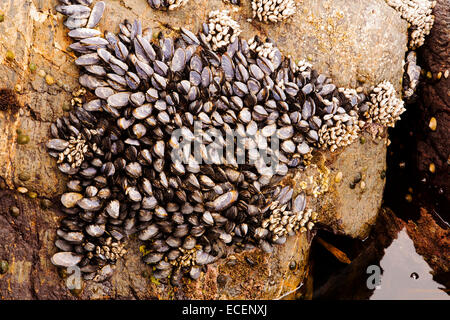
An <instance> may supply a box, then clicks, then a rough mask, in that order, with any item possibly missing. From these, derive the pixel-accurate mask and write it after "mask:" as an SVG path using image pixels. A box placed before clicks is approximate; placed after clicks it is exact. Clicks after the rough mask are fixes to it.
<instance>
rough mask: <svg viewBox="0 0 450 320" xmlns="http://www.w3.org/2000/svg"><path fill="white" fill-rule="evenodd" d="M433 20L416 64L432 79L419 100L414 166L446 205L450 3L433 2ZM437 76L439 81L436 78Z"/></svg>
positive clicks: (449, 198) (448, 183)
mask: <svg viewBox="0 0 450 320" xmlns="http://www.w3.org/2000/svg"><path fill="white" fill-rule="evenodd" d="M433 12H434V15H435V16H436V21H435V23H434V26H433V29H432V30H431V33H430V35H429V36H428V38H427V39H426V41H425V44H424V46H423V48H422V49H421V50H420V51H419V53H420V56H421V61H420V63H421V64H422V67H423V68H424V69H425V71H426V72H427V71H431V73H432V76H433V79H431V80H427V81H425V83H424V84H423V88H422V95H421V97H420V99H419V108H420V110H419V115H420V117H419V118H418V119H417V124H416V125H417V130H418V136H419V138H418V141H417V151H418V152H417V167H418V170H419V171H421V172H422V173H423V174H424V175H426V176H427V178H428V179H427V180H428V181H427V183H428V184H429V185H431V186H433V187H435V188H436V189H437V190H439V189H441V190H440V191H438V192H439V193H440V194H443V195H444V196H445V197H446V199H447V205H448V203H450V192H449V191H450V171H449V164H450V148H449V141H450V75H448V77H447V78H445V76H444V74H445V72H446V71H447V74H448V73H450V50H449V45H450V2H449V1H446V0H439V1H437V4H436V7H435V8H434V11H433ZM439 73H441V78H440V79H437V77H438V74H439ZM431 117H435V118H436V122H437V127H436V131H432V130H430V128H429V127H428V123H429V122H430V119H431ZM430 163H434V164H435V166H436V172H435V173H434V174H431V173H429V165H430Z"/></svg>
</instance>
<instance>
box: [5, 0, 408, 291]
mask: <svg viewBox="0 0 450 320" xmlns="http://www.w3.org/2000/svg"><path fill="white" fill-rule="evenodd" d="M19 2H20V5H17V3H16V2H12V1H7V0H0V10H2V11H3V13H4V15H5V20H4V22H2V23H0V42H1V43H2V44H3V45H2V46H0V81H1V83H2V85H3V86H4V87H6V88H13V87H14V86H15V85H17V84H19V85H20V86H21V89H22V90H21V91H20V93H19V94H18V99H19V102H20V104H21V108H20V110H19V111H18V112H12V111H11V110H9V111H0V128H1V129H2V130H0V163H2V164H3V165H2V166H0V186H2V188H3V189H15V188H17V187H19V186H25V187H26V188H28V189H29V190H31V191H35V192H37V193H38V195H39V197H48V198H52V199H54V208H53V209H51V210H42V209H40V207H39V205H38V204H39V200H38V199H35V200H32V199H29V198H27V197H26V196H22V195H18V194H17V193H14V192H12V191H1V194H0V204H1V205H0V211H1V213H2V214H1V215H0V230H1V232H0V259H5V260H8V261H9V263H10V265H11V267H10V270H9V271H8V272H7V273H6V274H5V275H0V298H2V299H17V298H23V299H44V298H49V299H73V298H83V299H107V298H117V299H133V298H135V299H151V298H161V299H172V298H176V299H184V298H195V299H224V298H230V299H274V298H277V297H280V296H281V295H283V294H285V293H286V292H289V291H291V290H293V289H295V288H296V287H298V286H299V285H300V283H302V282H303V281H304V279H305V277H307V265H308V256H309V247H310V240H311V237H312V236H313V234H308V235H307V234H299V235H297V236H295V237H291V238H290V239H289V240H288V241H287V243H286V244H285V245H283V246H279V247H277V248H276V250H275V251H274V253H273V254H271V255H269V254H262V253H261V252H260V251H247V252H243V253H238V254H235V259H233V257H228V258H227V259H223V260H221V261H219V262H218V263H216V264H213V265H210V266H208V270H207V272H206V273H205V274H203V275H202V276H201V278H200V279H199V280H198V281H196V282H190V283H186V284H185V285H183V286H182V287H180V288H172V287H170V286H166V285H162V284H157V283H156V281H152V278H151V270H150V268H149V267H147V266H145V265H144V264H143V263H142V261H141V259H140V252H139V250H138V246H139V244H138V243H137V241H135V240H133V239H131V240H130V241H129V242H128V245H127V248H128V251H129V254H128V255H127V256H126V257H125V259H123V260H122V261H120V262H119V263H118V264H117V267H116V272H115V273H114V275H113V277H112V278H111V279H110V280H108V281H106V282H104V283H100V284H99V283H93V282H88V283H84V285H83V286H84V287H83V290H82V291H81V292H75V293H74V295H72V294H71V293H70V292H69V291H68V290H67V289H66V287H65V284H64V281H63V280H61V279H60V278H59V276H58V272H57V269H56V268H55V267H54V266H52V265H51V263H50V257H51V255H52V254H53V253H54V252H56V248H55V247H54V245H53V242H54V238H55V232H56V228H57V226H58V220H59V219H60V218H61V217H62V215H61V214H60V213H59V211H58V206H59V203H58V199H59V197H58V195H60V194H61V193H62V192H63V191H64V184H65V177H64V176H63V175H62V174H60V173H59V172H58V171H57V169H56V168H55V161H54V159H52V158H50V157H49V156H48V155H47V153H46V151H45V142H46V140H47V139H48V130H49V126H50V123H51V122H52V121H54V120H56V119H57V117H60V116H62V115H63V110H62V106H63V104H64V103H67V102H68V101H69V99H70V97H71V92H72V91H73V90H74V89H76V88H77V87H78V83H77V76H78V70H77V69H76V67H75V66H74V64H73V61H74V56H73V55H72V54H71V53H70V52H67V51H66V48H67V46H68V45H69V44H70V39H69V38H68V37H67V36H66V33H67V30H66V29H65V28H64V27H63V26H62V21H63V17H62V16H61V15H59V14H56V11H55V10H54V6H55V5H56V2H57V1H56V0H51V1H38V0H22V1H19ZM106 2H107V5H108V6H107V9H106V11H105V17H106V18H104V19H103V20H102V22H101V23H100V25H99V28H100V29H101V30H102V31H103V30H111V29H112V31H117V29H118V27H117V24H118V22H119V21H121V20H122V19H124V18H129V19H134V18H140V19H141V20H142V21H143V24H144V25H145V26H151V27H152V28H153V30H154V31H160V30H162V31H163V32H165V33H167V34H173V33H175V32H177V31H176V30H177V29H178V28H179V27H180V26H187V27H188V28H190V29H191V30H193V31H196V30H198V28H199V26H200V24H201V22H202V21H205V19H206V17H207V13H208V12H209V11H210V10H213V9H218V8H227V9H232V8H234V7H232V6H230V5H226V4H224V3H223V2H222V1H221V0H201V1H190V2H189V4H188V5H187V6H185V7H184V8H182V9H180V10H177V11H174V12H169V13H166V12H157V11H153V10H152V9H151V8H150V7H149V6H148V5H147V2H146V1H145V0H122V1H118V0H106ZM242 2H243V5H242V6H241V7H240V9H238V10H237V11H236V12H232V13H231V15H232V17H233V18H234V19H236V20H237V21H238V22H239V23H240V24H241V26H242V29H243V34H242V35H243V36H244V37H251V36H253V35H255V34H258V35H260V36H270V37H271V38H273V39H274V40H275V41H276V42H277V43H278V45H279V47H280V49H281V51H282V52H283V53H284V54H287V55H291V56H293V57H294V58H295V59H298V60H299V59H306V60H308V61H309V62H311V63H312V64H314V66H315V68H317V69H318V70H319V71H320V72H322V73H325V74H328V75H329V76H330V77H331V78H332V79H333V80H334V82H335V83H336V84H337V85H338V86H347V87H357V86H363V87H364V88H366V89H367V88H369V87H370V86H372V85H376V84H377V83H379V82H380V81H382V80H389V81H391V82H392V83H393V84H394V86H395V87H396V88H397V89H400V80H401V77H402V60H403V57H404V53H405V49H406V44H407V32H406V28H407V26H406V22H404V21H403V20H401V18H400V16H399V15H398V14H397V13H396V12H395V11H394V10H393V9H391V8H390V7H388V6H387V5H386V4H385V2H384V1H382V0H358V1H352V2H351V4H349V2H348V1H344V0H333V1H331V0H328V1H326V0H319V1H317V0H304V1H297V5H298V13H297V14H296V15H295V16H294V17H293V18H292V20H289V21H288V22H286V23H283V24H278V25H265V24H261V23H259V22H256V21H253V22H250V23H249V22H247V19H248V18H250V17H251V9H250V4H249V3H250V2H249V1H248V2H247V1H242ZM7 50H11V51H13V52H14V55H15V57H14V59H13V61H8V60H6V59H5V55H6V51H7ZM31 62H32V63H34V64H35V65H36V66H37V70H36V71H35V72H30V70H29V67H28V65H29V63H31ZM40 70H43V71H45V73H47V74H50V75H52V76H53V77H54V78H55V80H56V84H53V85H51V86H49V85H48V84H47V83H46V81H45V79H44V78H43V77H41V76H40V75H39V71H40ZM0 98H1V97H0ZM17 129H20V130H21V131H22V134H26V135H28V136H29V137H30V142H29V143H28V144H26V145H19V144H17V142H16V138H17V133H16V130H17ZM367 140H369V141H368V142H367V143H365V144H361V143H359V142H356V143H355V144H353V145H352V146H350V147H348V148H347V149H345V150H339V151H337V152H336V153H334V154H329V153H327V152H320V153H318V154H316V156H315V157H314V159H313V163H315V164H316V165H315V166H311V167H310V168H309V169H308V170H306V171H305V172H297V173H295V178H294V181H295V182H296V183H297V184H296V190H297V191H298V190H299V188H300V187H299V186H298V185H299V182H301V181H303V180H308V181H309V179H310V177H311V179H312V180H313V181H314V179H316V180H317V179H319V178H320V175H321V174H322V175H323V173H324V172H326V171H327V170H326V169H325V167H329V168H330V172H329V174H328V179H329V190H330V191H329V193H326V194H325V195H320V196H318V197H317V198H314V197H312V196H308V203H309V206H310V207H311V208H313V209H315V210H317V211H318V212H319V213H320V219H319V220H320V223H319V224H318V226H320V227H323V228H327V229H330V230H333V231H335V232H338V233H341V234H345V235H349V236H352V237H361V238H363V237H365V236H366V235H367V233H368V231H369V228H370V225H371V224H372V223H373V221H374V220H375V218H376V215H377V212H378V209H379V207H380V205H381V199H382V191H383V188H384V180H383V179H382V178H380V173H381V172H382V171H383V170H384V169H385V153H386V148H385V145H384V141H371V140H370V138H369V137H368V135H367ZM338 172H342V176H343V179H342V181H341V182H340V183H335V182H334V177H335V175H336V174H337V173H338ZM358 173H361V174H362V179H364V181H365V185H366V187H365V189H364V190H362V189H361V188H359V186H358V185H357V186H356V188H354V189H352V188H350V186H349V183H350V182H352V181H353V179H354V177H355V175H356V174H358ZM27 175H28V177H27ZM24 176H25V179H24ZM19 177H20V178H19ZM13 205H15V206H17V207H19V208H20V211H21V213H20V215H19V217H17V218H14V217H13V216H11V215H10V214H9V213H8V210H9V207H10V206H13ZM249 259H250V260H249ZM249 261H250V262H252V263H253V264H254V266H251V264H250V263H249ZM291 262H295V267H294V268H289V265H291V267H292V265H293V264H292V263H291ZM233 265H234V266H233ZM153 280H154V279H153ZM187 282H189V281H187Z"/></svg>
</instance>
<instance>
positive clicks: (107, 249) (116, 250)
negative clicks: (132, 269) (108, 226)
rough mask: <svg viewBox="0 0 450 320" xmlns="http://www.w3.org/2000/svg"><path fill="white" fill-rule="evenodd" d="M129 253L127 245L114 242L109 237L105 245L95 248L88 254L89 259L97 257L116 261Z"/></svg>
mask: <svg viewBox="0 0 450 320" xmlns="http://www.w3.org/2000/svg"><path fill="white" fill-rule="evenodd" d="M126 253H127V250H126V249H125V244H123V243H121V242H120V241H112V238H111V237H109V238H107V239H106V241H105V243H104V244H103V245H97V246H95V249H94V250H92V251H91V252H89V253H88V258H89V257H90V256H91V255H92V256H91V258H92V257H93V256H94V255H95V256H97V257H100V258H102V259H103V260H109V261H116V260H118V259H119V258H121V257H123V256H124V255H125V254H126Z"/></svg>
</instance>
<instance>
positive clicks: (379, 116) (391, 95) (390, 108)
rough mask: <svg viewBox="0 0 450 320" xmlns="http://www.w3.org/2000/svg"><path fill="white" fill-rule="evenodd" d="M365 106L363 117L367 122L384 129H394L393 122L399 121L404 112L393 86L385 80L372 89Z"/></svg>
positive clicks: (402, 103) (401, 102)
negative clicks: (384, 127)
mask: <svg viewBox="0 0 450 320" xmlns="http://www.w3.org/2000/svg"><path fill="white" fill-rule="evenodd" d="M366 105H367V111H365V113H364V116H365V117H366V118H367V122H369V123H371V122H374V123H378V124H381V125H383V126H386V127H394V125H395V122H396V121H397V120H400V115H401V114H402V113H403V112H405V111H406V109H405V108H404V102H403V100H401V99H399V98H398V97H397V93H396V91H395V88H394V86H393V85H392V83H390V82H389V81H386V80H385V81H383V82H381V83H380V84H379V85H377V86H376V87H375V88H373V90H372V92H371V93H370V96H369V101H368V102H367V103H366Z"/></svg>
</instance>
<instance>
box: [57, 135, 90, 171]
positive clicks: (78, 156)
mask: <svg viewBox="0 0 450 320" xmlns="http://www.w3.org/2000/svg"><path fill="white" fill-rule="evenodd" d="M68 142H69V146H68V147H67V148H65V149H64V151H62V152H60V153H59V155H58V161H57V163H63V162H66V161H67V162H68V163H69V164H70V165H71V166H72V168H77V167H79V166H81V164H82V163H83V161H84V154H85V153H86V152H87V151H88V149H89V146H88V145H87V144H86V140H84V139H83V137H82V135H81V134H79V135H78V136H77V137H74V136H71V137H70V139H69V141H68Z"/></svg>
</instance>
